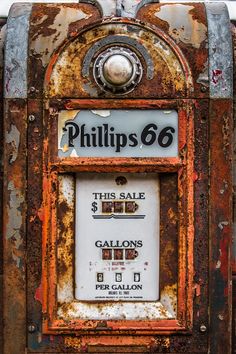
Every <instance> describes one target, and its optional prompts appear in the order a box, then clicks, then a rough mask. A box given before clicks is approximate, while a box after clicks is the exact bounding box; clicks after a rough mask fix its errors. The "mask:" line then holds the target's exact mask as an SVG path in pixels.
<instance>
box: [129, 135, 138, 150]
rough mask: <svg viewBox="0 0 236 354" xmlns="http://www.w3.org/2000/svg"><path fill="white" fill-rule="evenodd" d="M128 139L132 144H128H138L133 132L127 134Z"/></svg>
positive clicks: (133, 145)
mask: <svg viewBox="0 0 236 354" xmlns="http://www.w3.org/2000/svg"><path fill="white" fill-rule="evenodd" d="M129 140H130V142H131V143H132V144H131V143H129V146H131V147H135V146H137V145H138V139H137V134H135V133H132V134H129Z"/></svg>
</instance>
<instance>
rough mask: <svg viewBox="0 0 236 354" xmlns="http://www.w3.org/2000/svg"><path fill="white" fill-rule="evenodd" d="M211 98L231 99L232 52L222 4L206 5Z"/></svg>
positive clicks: (227, 21) (227, 19)
mask: <svg viewBox="0 0 236 354" xmlns="http://www.w3.org/2000/svg"><path fill="white" fill-rule="evenodd" d="M205 6H206V12H207V21H208V43H209V77H210V97H211V98H232V97H233V52H232V37H231V35H230V34H231V32H230V20H229V15H228V11H227V7H226V5H225V4H224V3H206V4H205Z"/></svg>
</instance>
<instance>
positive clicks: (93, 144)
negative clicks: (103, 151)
mask: <svg viewBox="0 0 236 354" xmlns="http://www.w3.org/2000/svg"><path fill="white" fill-rule="evenodd" d="M92 131H93V132H95V131H96V128H95V127H92ZM91 136H92V146H93V147H97V135H96V133H92V134H91Z"/></svg>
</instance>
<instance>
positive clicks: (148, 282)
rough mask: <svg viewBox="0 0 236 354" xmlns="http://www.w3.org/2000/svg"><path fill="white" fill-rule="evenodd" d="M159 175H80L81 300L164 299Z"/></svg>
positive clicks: (78, 287) (77, 293)
mask: <svg viewBox="0 0 236 354" xmlns="http://www.w3.org/2000/svg"><path fill="white" fill-rule="evenodd" d="M159 208H160V195H159V179H158V176H157V174H144V173H142V174H110V173H109V174H95V173H94V174H93V173H90V174H89V173H87V174H78V175H77V180H76V237H75V243H76V254H75V259H76V270H75V283H76V290H75V297H76V299H77V300H83V301H84V300H87V301H108V300H109V301H117V300H123V301H157V300H158V298H159V220H160V216H159Z"/></svg>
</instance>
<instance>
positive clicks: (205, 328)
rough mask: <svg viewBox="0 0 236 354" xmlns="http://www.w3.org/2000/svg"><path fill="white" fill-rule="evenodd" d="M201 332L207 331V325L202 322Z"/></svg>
mask: <svg viewBox="0 0 236 354" xmlns="http://www.w3.org/2000/svg"><path fill="white" fill-rule="evenodd" d="M199 329H200V332H202V333H205V332H206V331H207V327H206V326H205V325H204V324H201V326H200V328H199Z"/></svg>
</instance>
